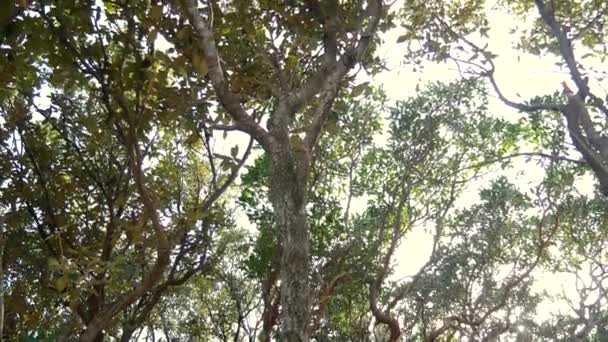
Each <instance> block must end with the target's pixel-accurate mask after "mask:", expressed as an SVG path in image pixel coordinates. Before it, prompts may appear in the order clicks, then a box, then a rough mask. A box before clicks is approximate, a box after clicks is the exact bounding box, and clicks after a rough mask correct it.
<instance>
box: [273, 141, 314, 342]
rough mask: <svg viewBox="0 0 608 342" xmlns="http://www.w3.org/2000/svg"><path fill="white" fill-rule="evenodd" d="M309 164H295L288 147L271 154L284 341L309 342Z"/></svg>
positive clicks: (302, 162)
mask: <svg viewBox="0 0 608 342" xmlns="http://www.w3.org/2000/svg"><path fill="white" fill-rule="evenodd" d="M307 169H308V161H307V160H303V159H301V160H298V158H297V157H296V156H295V155H294V153H293V151H292V150H291V148H289V145H287V146H281V147H278V146H277V148H276V149H275V150H274V151H273V154H272V156H271V166H270V174H271V181H270V200H271V202H272V204H273V208H274V216H275V222H276V224H277V226H278V229H279V233H280V237H281V241H282V242H283V253H281V270H280V279H281V323H282V335H283V336H282V337H283V338H284V339H285V340H286V341H290V342H291V341H294V342H295V341H297V342H302V341H308V337H307V336H306V327H307V325H308V322H309V317H310V305H309V301H310V296H309V293H310V288H309V284H308V274H309V271H310V270H309V264H308V262H309V231H308V224H307V222H306V221H307V220H306V203H307V201H306V189H307V186H306V176H307V174H308V172H307Z"/></svg>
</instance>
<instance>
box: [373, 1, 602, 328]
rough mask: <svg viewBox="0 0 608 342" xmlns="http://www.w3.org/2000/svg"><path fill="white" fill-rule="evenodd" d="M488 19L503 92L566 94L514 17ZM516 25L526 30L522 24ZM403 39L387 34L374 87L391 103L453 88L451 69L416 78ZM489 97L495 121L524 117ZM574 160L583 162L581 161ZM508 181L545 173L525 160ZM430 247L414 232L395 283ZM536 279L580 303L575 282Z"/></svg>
mask: <svg viewBox="0 0 608 342" xmlns="http://www.w3.org/2000/svg"><path fill="white" fill-rule="evenodd" d="M488 16H489V22H490V23H491V24H492V27H491V30H490V32H489V36H490V37H491V40H490V41H489V47H488V49H489V50H490V51H492V52H493V53H495V54H498V57H497V58H496V59H495V60H494V63H495V65H496V73H495V77H496V79H497V82H498V84H499V86H500V88H501V91H502V92H503V94H504V95H505V96H506V97H507V98H509V99H511V100H514V101H522V100H525V99H529V98H532V97H533V96H535V95H545V94H551V93H553V92H555V91H558V90H561V88H560V84H561V82H563V81H566V82H570V77H569V74H568V73H567V72H566V71H565V70H564V69H561V68H560V67H559V66H557V65H556V62H558V59H557V58H553V57H552V56H543V57H536V56H530V55H526V54H524V53H520V52H518V51H516V50H515V49H514V46H515V43H516V39H517V37H515V36H513V35H510V34H509V29H511V28H512V27H513V26H514V24H515V18H514V17H512V16H510V15H509V14H506V13H500V12H498V11H496V10H491V9H488ZM517 24H519V25H520V27H521V22H518V23H517ZM401 34H403V32H402V31H399V29H395V30H393V31H391V32H389V33H388V34H386V37H385V44H384V45H383V46H382V47H381V49H380V55H381V56H383V57H384V58H385V59H386V60H387V61H388V65H389V68H390V71H385V72H382V73H381V74H380V75H377V76H375V79H374V83H375V84H377V85H382V87H383V88H384V89H385V91H386V93H387V95H388V97H389V98H390V99H392V100H397V99H404V98H407V97H409V96H412V95H415V87H416V85H417V84H420V85H421V86H422V85H424V84H425V83H428V82H433V81H442V82H449V81H452V80H455V79H457V78H458V77H459V74H458V71H457V69H456V66H455V65H454V64H450V63H444V64H435V63H427V65H425V66H424V70H423V73H420V72H413V71H412V67H411V66H408V65H403V64H402V63H401V62H402V56H403V55H404V48H403V47H400V45H399V44H396V43H395V42H396V40H397V37H399V36H400V35H401ZM471 39H472V40H473V41H474V42H476V43H478V45H480V46H483V45H484V44H485V40H482V39H476V38H475V37H473V38H471ZM575 49H576V47H575ZM575 53H576V54H577V55H579V56H580V55H582V54H584V53H586V52H585V51H582V50H581V49H580V48H578V49H576V51H575ZM585 64H586V65H587V66H592V65H593V66H596V67H597V66H600V65H601V62H600V61H598V60H596V61H593V60H591V59H589V60H585ZM570 83H571V82H570ZM590 85H591V87H592V89H598V90H602V89H606V88H607V85H606V84H605V83H604V84H600V83H598V82H597V80H595V79H594V78H593V77H590ZM516 94H519V95H520V96H521V97H518V96H517V95H516ZM490 96H491V97H490V106H489V108H490V111H492V112H493V113H494V114H495V115H497V116H499V117H502V118H505V119H508V120H513V121H515V120H517V119H519V118H520V117H521V115H522V114H521V113H518V112H517V111H516V110H514V109H512V108H510V107H508V106H506V105H505V104H503V103H502V102H501V101H500V100H499V99H498V98H497V97H496V96H494V95H493V93H492V91H490ZM575 158H578V155H576V156H575ZM521 170H525V171H526V172H525V173H524V174H523V175H519V176H518V175H517V172H518V171H521ZM492 176H495V175H492ZM507 176H509V177H510V178H511V179H512V180H513V179H514V177H516V183H517V184H518V186H520V187H521V188H522V189H525V188H526V186H527V184H536V183H538V181H539V180H540V179H542V177H543V173H542V170H541V169H540V168H538V167H536V168H534V167H531V165H530V163H525V161H524V160H523V158H522V159H520V160H517V161H516V162H515V163H514V169H513V171H510V172H509V173H507ZM490 178H491V177H490ZM490 178H486V179H485V180H486V181H487V180H489V179H490ZM483 183H484V182H483V181H482V182H480V183H479V184H478V185H483ZM577 185H578V189H579V191H580V192H582V193H591V192H592V191H593V179H592V178H591V177H587V178H585V179H582V180H580V181H578V183H577ZM477 188H478V186H474V187H472V189H470V191H468V192H467V194H466V195H465V196H464V198H462V199H461V201H465V202H466V201H469V202H471V203H473V202H474V201H475V200H476V199H477ZM431 247H432V236H431V235H430V234H429V233H428V232H426V231H425V229H414V230H413V231H412V232H410V233H409V234H408V235H407V236H406V238H405V240H404V241H403V242H402V243H401V245H400V247H399V249H398V250H397V252H396V255H395V258H394V262H395V274H394V275H393V276H392V277H391V279H393V280H397V279H402V278H404V277H406V276H408V275H413V274H415V273H416V272H418V270H419V269H420V267H421V266H422V265H423V264H424V263H425V262H426V261H427V260H428V258H429V255H430V252H431ZM536 274H537V276H538V277H539V278H540V279H542V281H539V282H538V283H537V284H536V286H535V289H536V291H539V292H540V291H543V290H546V291H547V292H548V293H550V294H551V295H558V294H560V293H562V291H564V292H565V293H566V294H567V295H568V296H569V297H571V298H573V299H575V300H576V298H577V296H576V291H575V288H574V286H573V284H574V280H575V279H574V276H572V275H565V274H548V273H538V272H537V273H536ZM559 311H563V312H564V313H566V312H568V311H569V308H568V307H567V305H566V303H565V302H563V301H561V302H556V303H548V302H545V303H542V304H541V305H540V307H539V311H538V316H539V318H540V319H546V318H548V317H549V316H550V314H551V313H556V312H559Z"/></svg>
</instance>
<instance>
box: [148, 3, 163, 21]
mask: <svg viewBox="0 0 608 342" xmlns="http://www.w3.org/2000/svg"><path fill="white" fill-rule="evenodd" d="M149 17H150V19H151V20H153V21H159V20H160V19H161V18H162V17H163V6H159V5H152V7H150V13H149Z"/></svg>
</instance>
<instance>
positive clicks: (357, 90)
mask: <svg viewBox="0 0 608 342" xmlns="http://www.w3.org/2000/svg"><path fill="white" fill-rule="evenodd" d="M368 86H369V82H363V83H361V84H359V85H356V86H354V87H353V89H352V90H351V93H350V94H351V96H352V97H357V96H359V95H361V94H362V93H363V91H364V90H365V89H367V87H368Z"/></svg>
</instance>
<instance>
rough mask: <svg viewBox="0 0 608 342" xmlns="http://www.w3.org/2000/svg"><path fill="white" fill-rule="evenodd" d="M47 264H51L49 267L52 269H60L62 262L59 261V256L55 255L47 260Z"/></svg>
mask: <svg viewBox="0 0 608 342" xmlns="http://www.w3.org/2000/svg"><path fill="white" fill-rule="evenodd" d="M46 263H47V265H49V268H50V269H51V270H58V269H60V268H61V263H60V262H59V260H57V258H55V257H49V258H48V259H47V260H46Z"/></svg>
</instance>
